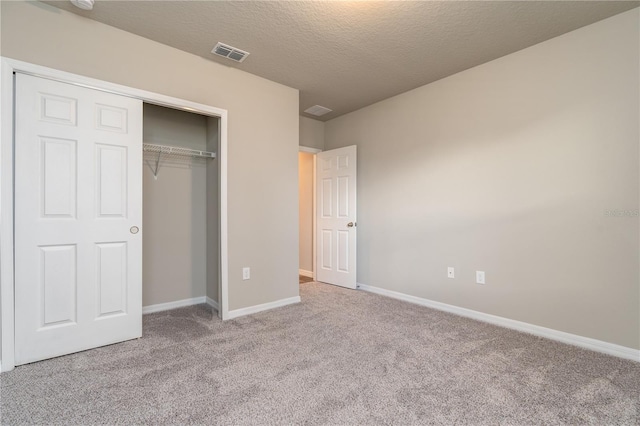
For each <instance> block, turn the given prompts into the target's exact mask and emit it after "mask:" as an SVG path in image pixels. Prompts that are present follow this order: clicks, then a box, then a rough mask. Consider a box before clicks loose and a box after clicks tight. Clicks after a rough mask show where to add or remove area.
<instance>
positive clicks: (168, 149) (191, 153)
mask: <svg viewBox="0 0 640 426" xmlns="http://www.w3.org/2000/svg"><path fill="white" fill-rule="evenodd" d="M142 150H143V151H144V152H152V153H156V154H161V155H180V156H185V157H194V158H216V153H215V152H210V151H200V150H197V149H190V148H182V147H178V146H169V145H155V144H152V143H144V144H142Z"/></svg>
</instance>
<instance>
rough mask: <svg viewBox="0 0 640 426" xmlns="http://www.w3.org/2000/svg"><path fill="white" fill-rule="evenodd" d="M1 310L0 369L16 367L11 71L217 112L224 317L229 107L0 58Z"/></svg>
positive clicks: (226, 310)
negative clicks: (0, 344) (222, 107)
mask: <svg viewBox="0 0 640 426" xmlns="http://www.w3.org/2000/svg"><path fill="white" fill-rule="evenodd" d="M0 61H1V62H0V68H1V72H0V94H1V98H0V138H1V139H0V303H1V306H0V315H1V318H0V319H1V338H2V351H1V353H0V361H1V362H2V368H3V369H2V370H1V371H9V370H12V369H13V368H14V367H15V358H14V270H13V245H14V241H13V191H14V188H13V184H14V183H13V98H14V85H13V74H14V73H15V72H20V73H24V74H29V75H34V76H37V77H41V78H47V79H50V80H56V81H60V82H63V83H68V84H73V85H76V86H81V87H86V88H90V89H95V90H101V91H104V92H110V93H115V94H119V95H123V96H128V97H133V98H136V99H140V100H142V101H145V102H148V103H151V104H155V105H160V106H165V107H169V108H174V109H180V110H183V111H188V112H193V113H199V114H203V115H207V116H214V117H219V118H220V147H219V151H220V152H218V153H217V160H216V161H219V167H220V199H219V203H220V263H221V268H220V290H221V291H220V293H221V294H220V298H221V302H222V303H221V305H222V306H221V307H222V309H221V312H220V316H221V318H222V319H223V320H226V319H229V308H228V306H229V303H228V302H229V300H228V286H229V253H228V230H227V228H228V213H227V195H228V192H227V152H228V151H227V120H228V117H227V111H226V110H224V109H220V108H215V107H212V106H209V105H205V104H200V103H196V102H191V101H187V100H184V99H179V98H174V97H171V96H166V95H162V94H159V93H154V92H148V91H146V90H141V89H136V88H132V87H128V86H122V85H119V84H114V83H109V82H106V81H101V80H97V79H93V78H89V77H85V76H81V75H77V74H72V73H68V72H64V71H59V70H55V69H52V68H47V67H43V66H40V65H35V64H30V63H28V62H22V61H17V60H15V59H9V58H5V57H1V58H0Z"/></svg>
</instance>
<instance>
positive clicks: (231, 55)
mask: <svg viewBox="0 0 640 426" xmlns="http://www.w3.org/2000/svg"><path fill="white" fill-rule="evenodd" d="M211 53H215V54H216V55H219V56H224V57H225V58H227V59H231V60H232V61H236V62H242V61H244V60H245V59H246V58H247V56H249V52H245V51H244V50H240V49H236V48H235V47H233V46H229V45H228V44H224V43H220V42H218V44H216V47H214V48H213V50H212V51H211Z"/></svg>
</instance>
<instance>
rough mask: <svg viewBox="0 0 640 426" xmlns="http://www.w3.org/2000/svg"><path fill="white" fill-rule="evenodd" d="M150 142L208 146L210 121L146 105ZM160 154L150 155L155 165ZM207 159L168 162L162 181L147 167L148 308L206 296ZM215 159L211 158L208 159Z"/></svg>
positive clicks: (145, 274)
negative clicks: (156, 155)
mask: <svg viewBox="0 0 640 426" xmlns="http://www.w3.org/2000/svg"><path fill="white" fill-rule="evenodd" d="M143 111H144V121H143V124H144V127H143V137H144V142H145V143H152V144H156V145H170V146H181V147H185V148H192V149H199V150H205V149H206V148H207V119H206V118H205V117H203V116H201V115H197V114H191V113H188V112H183V111H178V110H174V109H170V108H163V107H159V106H155V105H149V104H144V110H143ZM154 158H155V155H148V154H145V160H149V161H150V162H151V164H152V166H153V167H155V164H154V163H153V160H154ZM204 161H205V160H196V161H190V160H186V159H185V160H179V161H171V160H162V159H161V161H160V164H159V169H158V179H154V176H153V172H152V170H151V168H150V167H148V165H147V164H146V163H145V164H144V168H143V185H144V186H143V226H142V232H143V234H142V237H143V238H142V253H143V261H142V268H143V269H142V305H143V306H149V305H155V304H158V303H166V302H174V301H177V300H183V299H190V298H193V297H202V296H204V295H205V294H206V289H205V286H206V275H207V259H206V254H207V235H206V232H205V229H206V228H207V223H206V208H207V180H206V172H207V170H206V164H205V162H204ZM208 161H210V160H208Z"/></svg>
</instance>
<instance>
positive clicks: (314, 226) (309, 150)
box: [298, 145, 322, 281]
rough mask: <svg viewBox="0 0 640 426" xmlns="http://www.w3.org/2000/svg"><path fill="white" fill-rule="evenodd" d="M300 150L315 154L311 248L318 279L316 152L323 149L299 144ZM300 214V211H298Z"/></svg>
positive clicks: (314, 275)
mask: <svg viewBox="0 0 640 426" xmlns="http://www.w3.org/2000/svg"><path fill="white" fill-rule="evenodd" d="M298 152H306V153H308V154H313V170H312V173H313V180H312V182H313V190H312V191H311V192H313V194H312V199H313V202H312V203H313V204H312V206H311V211H312V212H313V219H312V221H311V227H312V229H313V230H312V232H311V239H312V240H313V241H312V244H311V246H312V248H311V261H312V264H311V267H312V268H313V271H312V273H313V280H314V281H316V154H317V153H319V152H322V150H321V149H319V148H310V147H308V146H302V145H300V146H298ZM298 214H299V212H298Z"/></svg>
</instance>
